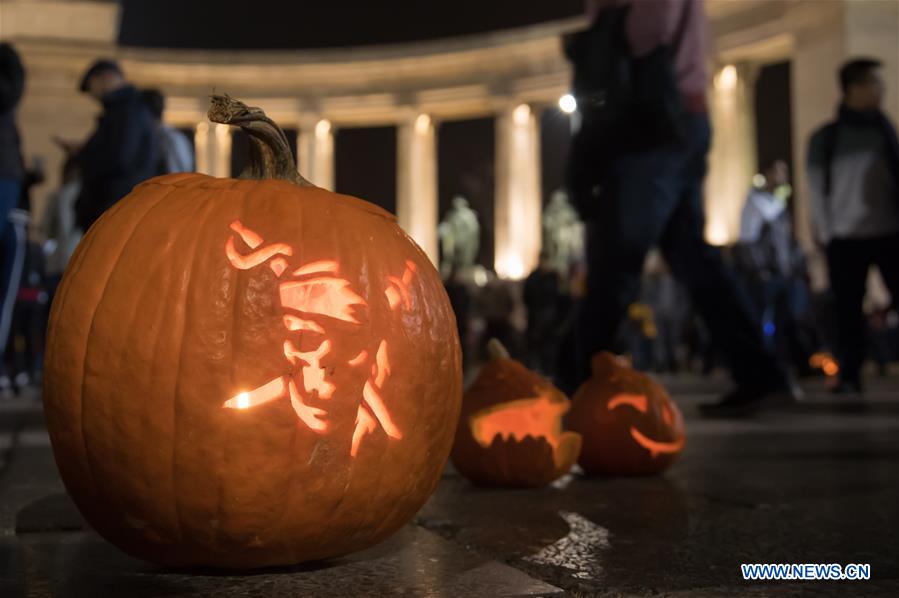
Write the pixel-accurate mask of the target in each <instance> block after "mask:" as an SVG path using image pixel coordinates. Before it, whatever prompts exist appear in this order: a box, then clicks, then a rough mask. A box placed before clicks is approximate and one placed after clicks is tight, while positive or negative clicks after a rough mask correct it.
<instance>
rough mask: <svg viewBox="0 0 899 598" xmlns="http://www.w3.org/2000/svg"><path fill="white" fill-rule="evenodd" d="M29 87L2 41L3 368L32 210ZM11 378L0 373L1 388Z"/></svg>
mask: <svg viewBox="0 0 899 598" xmlns="http://www.w3.org/2000/svg"><path fill="white" fill-rule="evenodd" d="M24 90H25V69H24V68H23V66H22V61H21V60H20V59H19V55H18V54H17V53H16V51H15V49H13V47H12V46H11V45H9V44H6V43H2V44H0V369H2V364H3V360H4V359H3V358H4V352H5V351H4V350H5V348H6V341H7V338H8V337H9V329H10V326H11V324H12V316H13V308H14V306H15V301H16V294H17V292H18V290H19V281H20V279H21V277H22V267H23V263H24V260H25V242H26V225H27V223H28V213H27V212H25V211H22V210H20V209H18V207H17V206H18V205H19V202H20V200H21V198H22V194H23V189H24V187H23V183H24V182H25V181H24V178H25V167H24V163H23V161H22V152H21V148H20V142H19V131H18V129H17V128H16V120H15V119H16V108H17V107H18V105H19V101H20V100H21V99H22V93H23V92H24ZM9 386H10V381H9V379H8V378H7V377H6V376H5V375H0V390H8V388H9Z"/></svg>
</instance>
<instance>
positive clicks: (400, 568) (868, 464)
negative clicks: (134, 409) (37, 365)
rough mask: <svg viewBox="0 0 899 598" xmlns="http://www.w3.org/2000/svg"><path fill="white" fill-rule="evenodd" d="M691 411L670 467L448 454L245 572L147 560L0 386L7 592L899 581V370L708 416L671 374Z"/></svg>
mask: <svg viewBox="0 0 899 598" xmlns="http://www.w3.org/2000/svg"><path fill="white" fill-rule="evenodd" d="M667 382H668V384H669V387H670V388H671V390H672V394H673V396H674V397H675V399H676V400H677V402H678V403H679V404H680V405H681V407H682V409H683V410H684V412H685V416H686V418H687V430H688V439H689V440H688V443H687V448H686V451H685V454H684V455H683V457H682V459H681V460H680V461H679V462H678V463H676V464H675V466H674V467H673V468H672V469H671V470H670V471H669V472H668V473H667V474H666V475H664V476H661V477H655V478H641V479H586V478H583V477H581V476H579V475H577V474H571V475H568V476H566V477H564V478H562V479H561V480H559V481H558V482H557V483H556V484H554V486H553V487H551V488H548V489H546V490H541V491H508V490H506V491H502V490H491V489H482V488H475V487H473V486H471V485H470V484H469V483H468V482H466V481H465V480H464V479H462V478H460V477H459V476H458V475H457V474H456V473H455V472H453V471H452V470H451V469H448V470H447V472H446V474H445V476H444V479H443V482H442V483H441V485H440V487H439V489H438V491H437V493H436V494H435V495H434V497H433V498H432V499H431V500H430V502H428V504H427V505H426V506H425V507H424V508H423V509H422V510H421V512H420V513H419V514H418V516H417V517H416V519H415V520H414V522H412V523H410V524H409V525H407V526H406V527H405V528H403V529H402V530H401V531H400V532H398V533H397V534H396V535H394V536H393V537H392V538H391V539H389V540H388V541H386V542H384V543H382V544H381V545H379V546H376V547H374V548H372V549H369V550H367V551H364V552H361V553H358V554H355V555H350V556H348V557H344V558H341V559H335V560H333V561H328V562H324V563H317V564H313V565H304V566H301V567H295V568H289V569H277V570H265V571H259V572H253V573H251V574H245V575H234V574H231V573H222V572H218V571H171V570H164V569H160V568H158V567H155V566H153V565H150V564H146V563H143V562H140V561H137V560H134V559H132V558H130V557H128V556H126V555H124V554H122V553H121V552H119V551H118V550H117V549H116V548H114V547H112V546H110V545H109V544H107V543H106V542H104V541H103V540H102V539H100V538H99V537H98V536H97V535H96V534H94V533H93V532H92V531H90V529H88V528H87V526H86V525H85V524H84V522H83V520H82V519H81V517H80V515H79V514H78V513H77V511H76V510H75V508H74V506H73V505H72V503H71V501H70V500H69V499H68V497H67V496H66V494H65V491H64V488H63V486H62V483H61V481H60V480H59V477H58V474H57V472H56V466H55V464H54V462H53V456H52V453H51V450H50V445H49V439H48V437H47V434H46V430H45V429H44V427H43V418H42V413H41V408H40V398H39V396H37V395H32V396H30V397H25V398H22V399H15V400H6V401H2V402H0V597H2V598H7V597H14V596H29V597H32V596H33V597H43V596H60V597H82V596H83V597H90V598H95V597H104V598H106V597H118V596H124V597H143V596H147V597H150V596H154V597H155V596H173V597H174V596H223V597H231V596H265V597H268V596H366V595H373V596H380V595H391V596H393V595H398V596H453V597H455V596H491V597H498V596H556V595H558V596H566V595H567V596H644V595H648V596H656V595H667V596H732V595H734V594H738V593H740V594H746V595H749V596H768V595H775V596H780V595H816V596H818V595H833V596H843V595H852V596H859V595H883V596H897V595H899V556H897V555H899V540H897V530H899V377H895V376H894V377H892V378H887V379H879V380H872V381H871V388H870V390H869V392H868V393H867V395H866V396H865V398H864V399H863V400H858V399H843V400H840V401H836V400H834V399H833V398H831V397H830V396H829V395H828V393H827V392H826V390H825V388H824V386H823V383H821V382H815V383H812V384H811V385H808V386H806V389H805V390H806V400H805V401H804V402H803V403H802V404H801V405H800V406H797V407H796V408H794V409H792V410H790V411H788V412H778V413H767V414H765V415H763V416H757V417H755V418H752V419H748V420H740V421H709V420H702V419H699V418H698V416H697V414H696V404H697V403H699V402H701V401H704V400H709V399H712V398H714V396H715V395H716V394H718V393H719V392H721V390H722V389H723V388H724V385H723V383H722V382H721V381H717V380H701V379H696V378H675V379H670V380H667ZM743 562H751V563H756V562H783V563H840V564H845V563H870V565H871V576H872V579H871V581H867V582H848V581H844V582H827V583H824V582H808V581H807V582H801V583H800V582H744V581H743V580H742V576H741V574H740V567H739V565H740V563H743Z"/></svg>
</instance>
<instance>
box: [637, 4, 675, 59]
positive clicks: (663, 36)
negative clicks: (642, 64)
mask: <svg viewBox="0 0 899 598" xmlns="http://www.w3.org/2000/svg"><path fill="white" fill-rule="evenodd" d="M687 2H688V0H633V1H632V2H631V9H630V12H629V13H628V15H627V22H626V23H625V29H626V31H627V38H628V41H629V42H630V44H631V51H632V52H633V53H634V56H644V55H646V54H649V53H650V52H651V51H652V50H654V49H655V48H656V47H658V46H660V45H662V44H668V43H671V42H672V41H673V39H674V33H675V31H676V30H677V26H678V24H679V23H680V19H681V15H682V14H683V11H684V10H686V9H687V7H686V4H687Z"/></svg>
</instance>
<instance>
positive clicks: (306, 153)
mask: <svg viewBox="0 0 899 598" xmlns="http://www.w3.org/2000/svg"><path fill="white" fill-rule="evenodd" d="M297 146H298V147H297V157H298V158H299V163H300V164H299V167H300V174H302V175H303V176H304V177H306V178H307V179H309V180H310V181H312V182H313V183H314V184H316V185H318V186H319V187H321V188H323V189H328V190H330V191H333V190H334V130H333V127H332V126H331V123H330V121H328V120H326V119H323V118H321V117H320V116H317V115H306V116H303V117H301V119H300V134H299V135H297Z"/></svg>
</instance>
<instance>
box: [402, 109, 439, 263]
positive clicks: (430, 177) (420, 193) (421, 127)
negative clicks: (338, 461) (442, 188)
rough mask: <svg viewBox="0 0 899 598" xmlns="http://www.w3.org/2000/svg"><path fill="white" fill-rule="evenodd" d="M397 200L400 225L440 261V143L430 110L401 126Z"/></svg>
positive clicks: (432, 256)
mask: <svg viewBox="0 0 899 598" xmlns="http://www.w3.org/2000/svg"><path fill="white" fill-rule="evenodd" d="M397 136H398V139H397V153H398V156H397V175H396V176H397V185H396V186H397V202H396V213H397V220H398V221H399V225H400V226H401V227H402V228H403V230H405V231H406V232H407V233H409V236H411V237H412V238H413V239H415V242H416V243H418V244H419V245H420V246H421V248H422V249H423V250H424V252H425V253H426V254H427V255H428V257H429V258H430V259H431V261H432V262H433V263H434V264H435V265H437V260H438V250H437V219H438V214H437V147H436V134H435V128H434V123H433V122H432V121H431V118H430V117H429V116H428V115H427V114H419V115H418V116H416V117H415V118H414V119H410V120H408V121H407V122H403V123H401V124H400V126H399V127H398V128H397Z"/></svg>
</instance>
